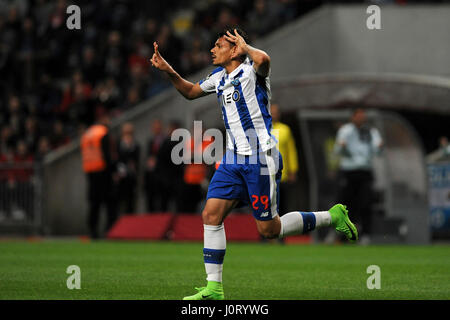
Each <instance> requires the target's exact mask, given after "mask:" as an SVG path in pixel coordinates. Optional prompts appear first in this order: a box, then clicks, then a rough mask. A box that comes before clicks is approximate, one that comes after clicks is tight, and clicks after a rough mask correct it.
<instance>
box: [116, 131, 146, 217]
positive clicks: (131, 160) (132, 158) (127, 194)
mask: <svg viewBox="0 0 450 320" xmlns="http://www.w3.org/2000/svg"><path fill="white" fill-rule="evenodd" d="M117 151H118V172H119V177H120V180H119V192H118V193H119V208H121V206H123V205H124V209H123V210H124V212H125V213H127V214H130V213H135V212H136V190H137V183H138V169H139V156H140V146H139V144H137V142H136V141H135V138H134V127H133V125H132V124H131V123H125V124H123V125H122V130H121V136H120V140H119V145H118V147H117Z"/></svg>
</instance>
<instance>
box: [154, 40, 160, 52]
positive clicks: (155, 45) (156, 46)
mask: <svg viewBox="0 0 450 320" xmlns="http://www.w3.org/2000/svg"><path fill="white" fill-rule="evenodd" d="M153 48H154V49H155V54H159V51H158V44H157V43H156V41H155V42H153Z"/></svg>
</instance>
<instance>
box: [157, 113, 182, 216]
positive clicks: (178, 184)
mask: <svg viewBox="0 0 450 320" xmlns="http://www.w3.org/2000/svg"><path fill="white" fill-rule="evenodd" d="M179 128H180V125H179V123H178V122H177V121H171V122H170V123H169V125H168V128H167V135H166V137H165V139H164V140H163V142H162V144H161V146H160V149H159V152H158V156H157V159H156V172H157V173H158V178H159V181H160V188H161V190H162V191H161V193H162V194H163V205H164V206H163V208H164V209H166V210H167V209H168V206H169V203H170V202H172V203H173V204H174V207H175V211H177V212H179V211H180V208H181V206H182V205H183V204H182V203H181V202H182V201H183V198H182V197H181V194H182V192H183V189H182V185H183V173H184V170H183V169H184V167H183V165H182V164H179V165H178V164H175V163H174V162H173V160H172V149H173V148H174V147H175V146H176V145H177V144H178V143H179V142H178V141H172V139H171V136H172V134H173V132H174V131H175V130H176V129H179ZM164 211H165V210H164Z"/></svg>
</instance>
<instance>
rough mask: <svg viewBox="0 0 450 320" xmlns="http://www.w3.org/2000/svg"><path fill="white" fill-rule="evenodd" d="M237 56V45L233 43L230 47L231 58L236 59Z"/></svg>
mask: <svg viewBox="0 0 450 320" xmlns="http://www.w3.org/2000/svg"><path fill="white" fill-rule="evenodd" d="M237 57H238V50H237V46H236V45H234V46H232V47H231V58H232V59H236V58H237Z"/></svg>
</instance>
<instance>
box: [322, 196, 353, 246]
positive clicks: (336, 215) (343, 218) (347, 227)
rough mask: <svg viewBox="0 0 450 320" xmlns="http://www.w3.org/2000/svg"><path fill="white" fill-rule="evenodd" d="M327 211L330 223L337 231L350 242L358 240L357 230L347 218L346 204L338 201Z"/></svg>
mask: <svg viewBox="0 0 450 320" xmlns="http://www.w3.org/2000/svg"><path fill="white" fill-rule="evenodd" d="M328 212H330V215H331V225H332V226H333V227H335V228H336V231H337V232H339V233H343V234H344V235H345V236H346V237H347V239H348V240H349V241H350V242H355V241H357V240H358V230H356V227H355V225H354V224H353V223H352V222H351V221H350V219H349V218H348V210H347V207H346V206H344V205H342V204H340V203H339V204H336V205H334V206H333V207H332V208H331V209H330V210H328Z"/></svg>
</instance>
